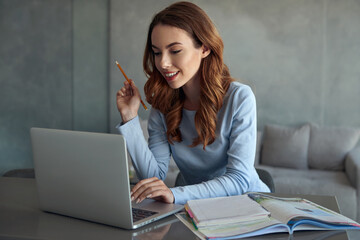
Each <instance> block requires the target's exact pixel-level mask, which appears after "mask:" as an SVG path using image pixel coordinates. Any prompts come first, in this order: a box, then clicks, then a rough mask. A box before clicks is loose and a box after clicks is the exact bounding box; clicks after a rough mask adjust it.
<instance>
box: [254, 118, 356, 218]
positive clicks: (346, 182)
mask: <svg viewBox="0 0 360 240" xmlns="http://www.w3.org/2000/svg"><path fill="white" fill-rule="evenodd" d="M359 137H360V131H359V129H352V128H344V127H319V126H317V125H314V124H306V125H303V126H301V127H298V128H294V127H285V126H278V125H267V126H265V127H264V131H263V134H262V133H260V132H259V133H258V139H257V140H258V147H257V154H256V159H255V166H256V167H257V168H260V169H265V170H267V171H268V172H269V173H270V174H271V176H272V178H273V181H274V185H275V192H276V193H290V194H317V195H331V196H336V198H337V200H338V204H339V207H340V211H341V213H342V214H344V215H346V216H348V217H350V218H352V219H354V220H357V221H359V220H360V146H359V143H358V140H359Z"/></svg>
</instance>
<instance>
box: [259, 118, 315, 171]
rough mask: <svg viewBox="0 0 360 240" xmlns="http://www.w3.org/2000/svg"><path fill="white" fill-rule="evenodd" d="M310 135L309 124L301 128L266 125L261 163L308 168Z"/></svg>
mask: <svg viewBox="0 0 360 240" xmlns="http://www.w3.org/2000/svg"><path fill="white" fill-rule="evenodd" d="M309 136H310V126H309V125H304V126H302V127H300V128H291V127H284V126H277V125H266V126H265V128H264V136H263V145H262V151H261V164H265V165H269V166H274V167H285V168H296V169H307V168H308V166H307V165H308V164H307V152H308V144H309Z"/></svg>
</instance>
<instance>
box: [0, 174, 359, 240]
mask: <svg viewBox="0 0 360 240" xmlns="http://www.w3.org/2000/svg"><path fill="white" fill-rule="evenodd" d="M275 195H277V196H284V197H289V195H278V194H275ZM301 197H305V198H307V199H309V200H311V201H313V202H316V203H318V204H321V205H323V206H325V207H327V208H330V209H332V210H334V211H339V208H338V206H337V202H336V198H335V197H329V196H301ZM347 233H350V234H349V236H352V235H354V238H353V239H360V233H359V235H358V236H356V234H358V232H353V231H350V232H349V231H348V232H345V231H340V232H335V231H307V232H297V233H295V234H294V236H293V237H292V239H348V237H347V235H348V234H347ZM326 236H328V237H326ZM323 237H325V238H323ZM0 239H8V240H10V239H11V240H19V239H55V240H56V239H77V240H79V239H87V240H91V239H104V240H105V239H106V240H107V239H116V240H128V239H151V240H153V239H171V240H176V239H198V238H197V237H196V236H195V235H194V234H193V233H192V232H191V231H190V230H189V229H188V228H187V227H185V226H184V225H183V224H182V223H181V222H180V221H179V220H178V219H177V218H176V217H175V216H170V217H167V218H165V219H162V220H160V221H157V222H154V223H151V224H149V225H148V226H145V227H142V228H140V229H138V230H131V231H129V230H124V229H120V228H115V227H110V226H106V225H102V224H97V223H92V222H88V221H83V220H79V219H75V218H71V217H66V216H61V215H57V214H52V213H46V212H42V211H41V210H39V208H38V198H37V191H36V183H35V180H34V179H25V178H5V177H0ZM251 239H290V236H289V235H288V234H271V235H264V236H258V237H254V238H251Z"/></svg>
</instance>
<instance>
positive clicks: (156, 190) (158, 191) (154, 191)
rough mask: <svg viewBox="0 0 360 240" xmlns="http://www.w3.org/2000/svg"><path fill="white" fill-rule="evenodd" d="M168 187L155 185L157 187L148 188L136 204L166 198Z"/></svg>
mask: <svg viewBox="0 0 360 240" xmlns="http://www.w3.org/2000/svg"><path fill="white" fill-rule="evenodd" d="M166 188H167V187H166V186H165V185H163V184H158V183H155V185H152V186H148V187H147V188H146V189H145V190H144V191H143V192H142V193H141V194H140V195H139V196H138V197H137V200H136V203H139V202H142V201H144V199H146V198H155V197H160V196H165V192H166Z"/></svg>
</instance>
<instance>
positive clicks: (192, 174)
mask: <svg viewBox="0 0 360 240" xmlns="http://www.w3.org/2000/svg"><path fill="white" fill-rule="evenodd" d="M223 48H224V46H223V42H222V40H221V37H220V35H219V33H218V31H217V30H216V28H215V26H214V24H213V23H212V21H211V20H210V18H209V17H208V16H207V14H206V13H205V12H204V11H203V10H202V9H201V8H199V7H198V6H197V5H195V4H193V3H189V2H178V3H174V4H172V5H170V6H169V7H167V8H165V9H164V10H162V11H161V12H159V13H158V14H156V15H155V17H154V18H153V20H152V22H151V24H150V26H149V31H148V36H147V42H146V47H145V53H144V59H143V67H144V71H145V73H146V74H147V77H148V81H147V82H146V84H145V87H144V90H145V95H146V99H147V101H148V102H149V103H150V104H151V106H152V109H151V112H150V116H149V121H148V122H149V123H148V131H149V145H147V143H146V141H145V139H144V137H143V134H142V132H141V127H140V123H139V118H138V116H137V112H138V109H139V105H140V104H139V102H140V93H139V90H138V89H137V88H136V86H135V84H134V82H130V83H128V82H125V83H124V87H123V88H121V89H120V90H119V91H118V93H117V107H118V110H119V112H120V115H121V118H122V123H120V124H118V126H117V129H118V130H119V133H120V134H122V135H124V136H125V138H126V141H127V146H128V150H129V153H130V155H131V157H132V161H133V166H134V168H135V170H136V173H137V175H138V177H139V179H142V180H141V181H140V182H139V183H138V184H137V185H136V186H135V187H134V188H133V189H132V199H133V200H136V201H137V202H140V201H142V200H143V199H145V198H154V199H157V200H161V201H164V202H169V203H171V202H175V203H180V204H184V203H186V201H188V200H190V199H198V198H209V197H219V196H229V195H238V194H242V193H244V192H248V191H262V192H267V191H269V189H268V187H267V186H266V185H265V184H264V183H263V182H262V181H261V180H260V179H259V176H258V174H257V172H256V170H255V168H254V158H255V145H256V103H255V97H254V95H253V93H252V91H251V89H250V88H249V87H248V86H246V85H244V84H240V83H238V82H235V81H234V79H233V78H232V77H231V76H230V73H229V70H228V68H227V66H226V65H225V64H224V62H223ZM171 156H172V157H173V159H174V160H175V162H176V164H177V166H178V167H179V169H180V172H181V175H182V176H183V180H184V182H185V186H182V187H175V188H171V189H169V188H168V187H167V186H166V185H165V184H164V182H163V180H164V179H165V177H166V172H167V170H168V165H169V161H170V159H171Z"/></svg>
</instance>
